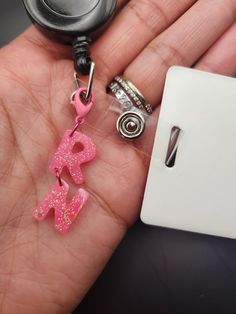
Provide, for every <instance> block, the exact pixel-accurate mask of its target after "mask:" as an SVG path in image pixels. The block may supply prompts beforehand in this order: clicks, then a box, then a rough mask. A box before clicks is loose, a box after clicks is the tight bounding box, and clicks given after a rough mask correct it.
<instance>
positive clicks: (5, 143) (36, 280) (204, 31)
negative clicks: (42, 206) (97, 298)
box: [0, 0, 236, 314]
mask: <svg viewBox="0 0 236 314" xmlns="http://www.w3.org/2000/svg"><path fill="white" fill-rule="evenodd" d="M212 2H213V1H212V0H199V1H196V0H181V1H174V0H173V1H166V0H149V1H148V0H142V1H141V0H131V1H130V2H128V3H127V1H125V0H123V1H122V0H121V1H119V6H118V10H117V16H116V18H115V19H114V21H113V22H112V23H111V25H110V27H109V28H108V29H107V30H106V31H105V32H104V34H103V35H102V36H101V37H100V38H99V39H97V41H96V42H95V43H94V44H93V47H92V55H93V58H94V60H95V62H96V64H97V69H96V82H95V89H96V91H98V99H97V102H96V105H95V108H94V111H93V112H91V114H90V116H89V117H88V119H87V124H86V126H85V127H84V130H83V132H84V133H85V134H88V135H89V136H91V138H92V139H93V141H95V143H96V144H97V149H98V153H97V157H96V160H95V161H93V162H92V163H90V164H89V165H88V166H85V167H83V171H84V175H85V178H86V189H87V190H88V191H89V192H90V195H91V197H90V199H89V202H88V203H87V205H86V207H85V208H84V209H83V210H82V211H81V213H80V215H79V218H78V220H77V222H76V223H75V224H74V225H73V227H72V229H71V231H70V232H69V233H68V234H66V235H65V236H61V235H59V234H58V233H57V232H55V230H54V226H53V220H52V218H48V219H47V220H45V221H44V222H42V223H37V222H36V221H34V220H33V218H32V210H33V209H34V208H35V207H36V205H37V204H38V202H39V201H40V200H42V199H43V198H44V197H45V195H46V193H47V191H48V189H49V185H50V184H51V183H52V182H53V181H52V180H53V177H52V175H51V174H49V173H48V171H47V168H48V164H49V161H50V159H51V157H52V155H53V153H54V152H55V150H56V148H57V146H58V144H59V141H60V138H61V136H62V135H63V133H64V131H65V130H66V129H68V128H71V127H72V126H73V118H74V112H73V110H69V107H68V105H67V104H68V95H69V93H70V92H72V91H73V82H72V77H73V66H72V61H71V60H70V59H71V51H70V48H68V47H65V46H63V45H61V44H58V43H56V42H54V41H52V40H51V39H48V38H46V37H44V36H43V35H42V34H41V33H39V32H38V31H37V30H36V29H35V28H34V27H31V28H30V29H28V30H27V31H26V32H25V33H24V34H22V35H21V36H20V37H18V38H17V39H16V40H15V41H14V42H12V43H11V44H10V45H8V46H6V47H5V48H3V49H1V50H0V69H1V70H0V77H1V86H0V119H1V126H0V134H1V137H0V141H1V151H0V173H1V177H0V180H1V181H0V185H1V189H0V193H1V194H0V201H1V215H0V305H1V307H0V308H1V313H3V314H5V313H6V314H9V313H11V314H14V313H17V314H20V313H24V314H25V313H31V314H34V313H45V314H47V313H48V314H53V313H69V312H70V311H72V309H73V308H74V307H75V306H76V305H77V304H78V303H79V302H80V301H81V300H82V298H83V297H84V295H85V294H86V292H87V291H88V289H89V288H90V287H91V285H92V284H93V283H94V281H95V279H96V278H97V277H98V275H99V274H100V272H101V271H102V269H103V268H104V266H105V265H106V263H107V261H108V259H109V258H110V257H111V255H112V253H113V252H114V250H115V248H116V247H117V245H118V244H119V242H120V241H121V239H122V237H123V236H124V235H125V233H126V231H127V228H128V227H129V226H130V225H132V224H133V223H134V221H135V220H136V218H137V216H138V213H139V209H140V205H141V200H142V196H143V190H144V185H145V178H146V175H147V169H148V163H147V162H146V159H145V158H144V157H143V156H142V155H141V154H139V153H138V151H137V150H135V149H134V148H133V146H132V145H131V144H127V143H126V142H125V141H123V140H121V139H120V138H119V137H118V136H117V135H116V134H115V133H114V132H111V130H113V129H114V123H115V120H114V117H113V115H112V113H108V112H107V111H106V109H107V108H106V106H108V105H109V101H108V100H107V97H106V95H105V89H106V86H107V84H108V82H109V81H110V80H112V78H113V77H114V76H115V75H116V74H119V73H122V72H124V76H126V77H127V78H128V79H129V80H131V81H132V82H133V83H134V84H135V85H136V86H137V87H138V88H139V89H140V90H141V91H142V92H143V94H144V95H145V97H146V99H147V100H148V101H149V102H150V103H151V104H152V105H153V107H157V109H156V115H158V109H159V107H158V106H157V105H158V104H159V103H160V99H161V95H162V91H163V85H164V79H165V75H166V72H167V70H168V68H169V67H170V66H171V65H174V64H179V65H184V66H193V65H194V64H195V66H196V67H197V68H200V69H206V70H208V71H214V72H218V73H222V74H227V75H233V74H234V72H235V70H236V64H235V57H236V49H234V47H235V44H236V26H235V24H234V23H235V14H236V1H234V0H215V1H214V5H213V3H212ZM121 6H124V8H123V9H122V10H121V11H120V8H121ZM105 113H106V114H105ZM101 122H102V124H101ZM149 153H150V152H149Z"/></svg>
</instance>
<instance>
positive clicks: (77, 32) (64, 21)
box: [23, 0, 117, 74]
mask: <svg viewBox="0 0 236 314" xmlns="http://www.w3.org/2000/svg"><path fill="white" fill-rule="evenodd" d="M116 2H117V1H116V0H23V3H24V5H25V8H26V10H27V12H28V14H29V16H30V18H31V20H32V21H33V22H34V23H36V24H37V25H39V26H40V27H41V29H46V30H48V31H50V32H53V33H54V34H55V35H57V37H58V35H59V37H61V39H65V38H69V39H70V41H72V45H73V49H74V57H75V70H76V71H77V72H80V73H81V74H88V73H89V70H90V66H91V62H92V60H91V57H90V54H89V44H90V42H91V38H90V36H94V32H95V31H97V30H98V29H100V28H101V27H102V26H103V25H104V24H105V23H106V22H107V21H108V20H109V19H110V17H111V16H112V15H113V13H114V11H115V7H116Z"/></svg>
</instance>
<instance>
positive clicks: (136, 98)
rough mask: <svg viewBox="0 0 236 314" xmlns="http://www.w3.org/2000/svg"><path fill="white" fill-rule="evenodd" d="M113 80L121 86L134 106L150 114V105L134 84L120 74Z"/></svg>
mask: <svg viewBox="0 0 236 314" xmlns="http://www.w3.org/2000/svg"><path fill="white" fill-rule="evenodd" d="M114 81H115V82H117V83H118V84H119V85H120V86H121V88H122V89H123V90H124V92H125V93H126V94H127V96H128V97H129V98H130V100H131V101H132V103H133V104H134V106H135V107H137V108H138V109H140V110H144V111H146V112H147V113H148V114H152V107H151V105H150V104H149V103H148V102H147V101H146V100H145V98H144V96H143V95H142V93H141V92H140V91H139V90H138V89H137V88H136V87H135V86H134V84H132V83H131V82H130V81H128V80H125V79H124V78H122V77H120V76H116V77H115V78H114Z"/></svg>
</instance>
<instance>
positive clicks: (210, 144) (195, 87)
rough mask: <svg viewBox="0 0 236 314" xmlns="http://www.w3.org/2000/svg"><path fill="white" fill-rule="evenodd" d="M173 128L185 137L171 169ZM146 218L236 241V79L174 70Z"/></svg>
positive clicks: (144, 211)
mask: <svg viewBox="0 0 236 314" xmlns="http://www.w3.org/2000/svg"><path fill="white" fill-rule="evenodd" d="M173 127H178V128H180V129H181V132H180V136H179V138H178V150H177V154H176V159H175V164H174V166H173V167H172V168H169V167H167V166H166V163H165V161H166V156H167V150H168V146H169V141H170V135H171V130H172V128H173ZM141 219H142V220H143V221H144V222H145V223H148V224H152V225H158V226H163V227H169V228H175V229H181V230H187V231H193V232H199V233H205V234H211V235H217V236H223V237H229V238H236V79H234V78H229V77H224V76H221V75H216V74H211V73H206V72H201V71H197V70H192V69H187V68H182V67H173V68H171V69H170V70H169V72H168V75H167V80H166V85H165V91H164V96H163V101H162V107H161V113H160V117H159V121H158V127H157V133H156V138H155V144H154V148H153V154H152V160H151V165H150V170H149V175H148V180H147V185H146V191H145V196H144V201H143V207H142V212H141Z"/></svg>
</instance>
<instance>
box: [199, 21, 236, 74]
mask: <svg viewBox="0 0 236 314" xmlns="http://www.w3.org/2000/svg"><path fill="white" fill-rule="evenodd" d="M196 68H197V69H200V70H203V71H210V72H214V73H218V74H222V75H228V76H233V75H235V73H236V23H235V24H233V26H231V27H230V28H229V30H227V31H226V32H225V34H224V35H223V36H222V37H221V38H220V39H219V40H218V41H217V42H216V43H215V44H214V45H213V46H212V47H211V48H210V49H209V50H208V52H207V53H206V54H205V55H204V56H203V57H202V58H201V59H200V60H199V62H198V63H197V64H196Z"/></svg>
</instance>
